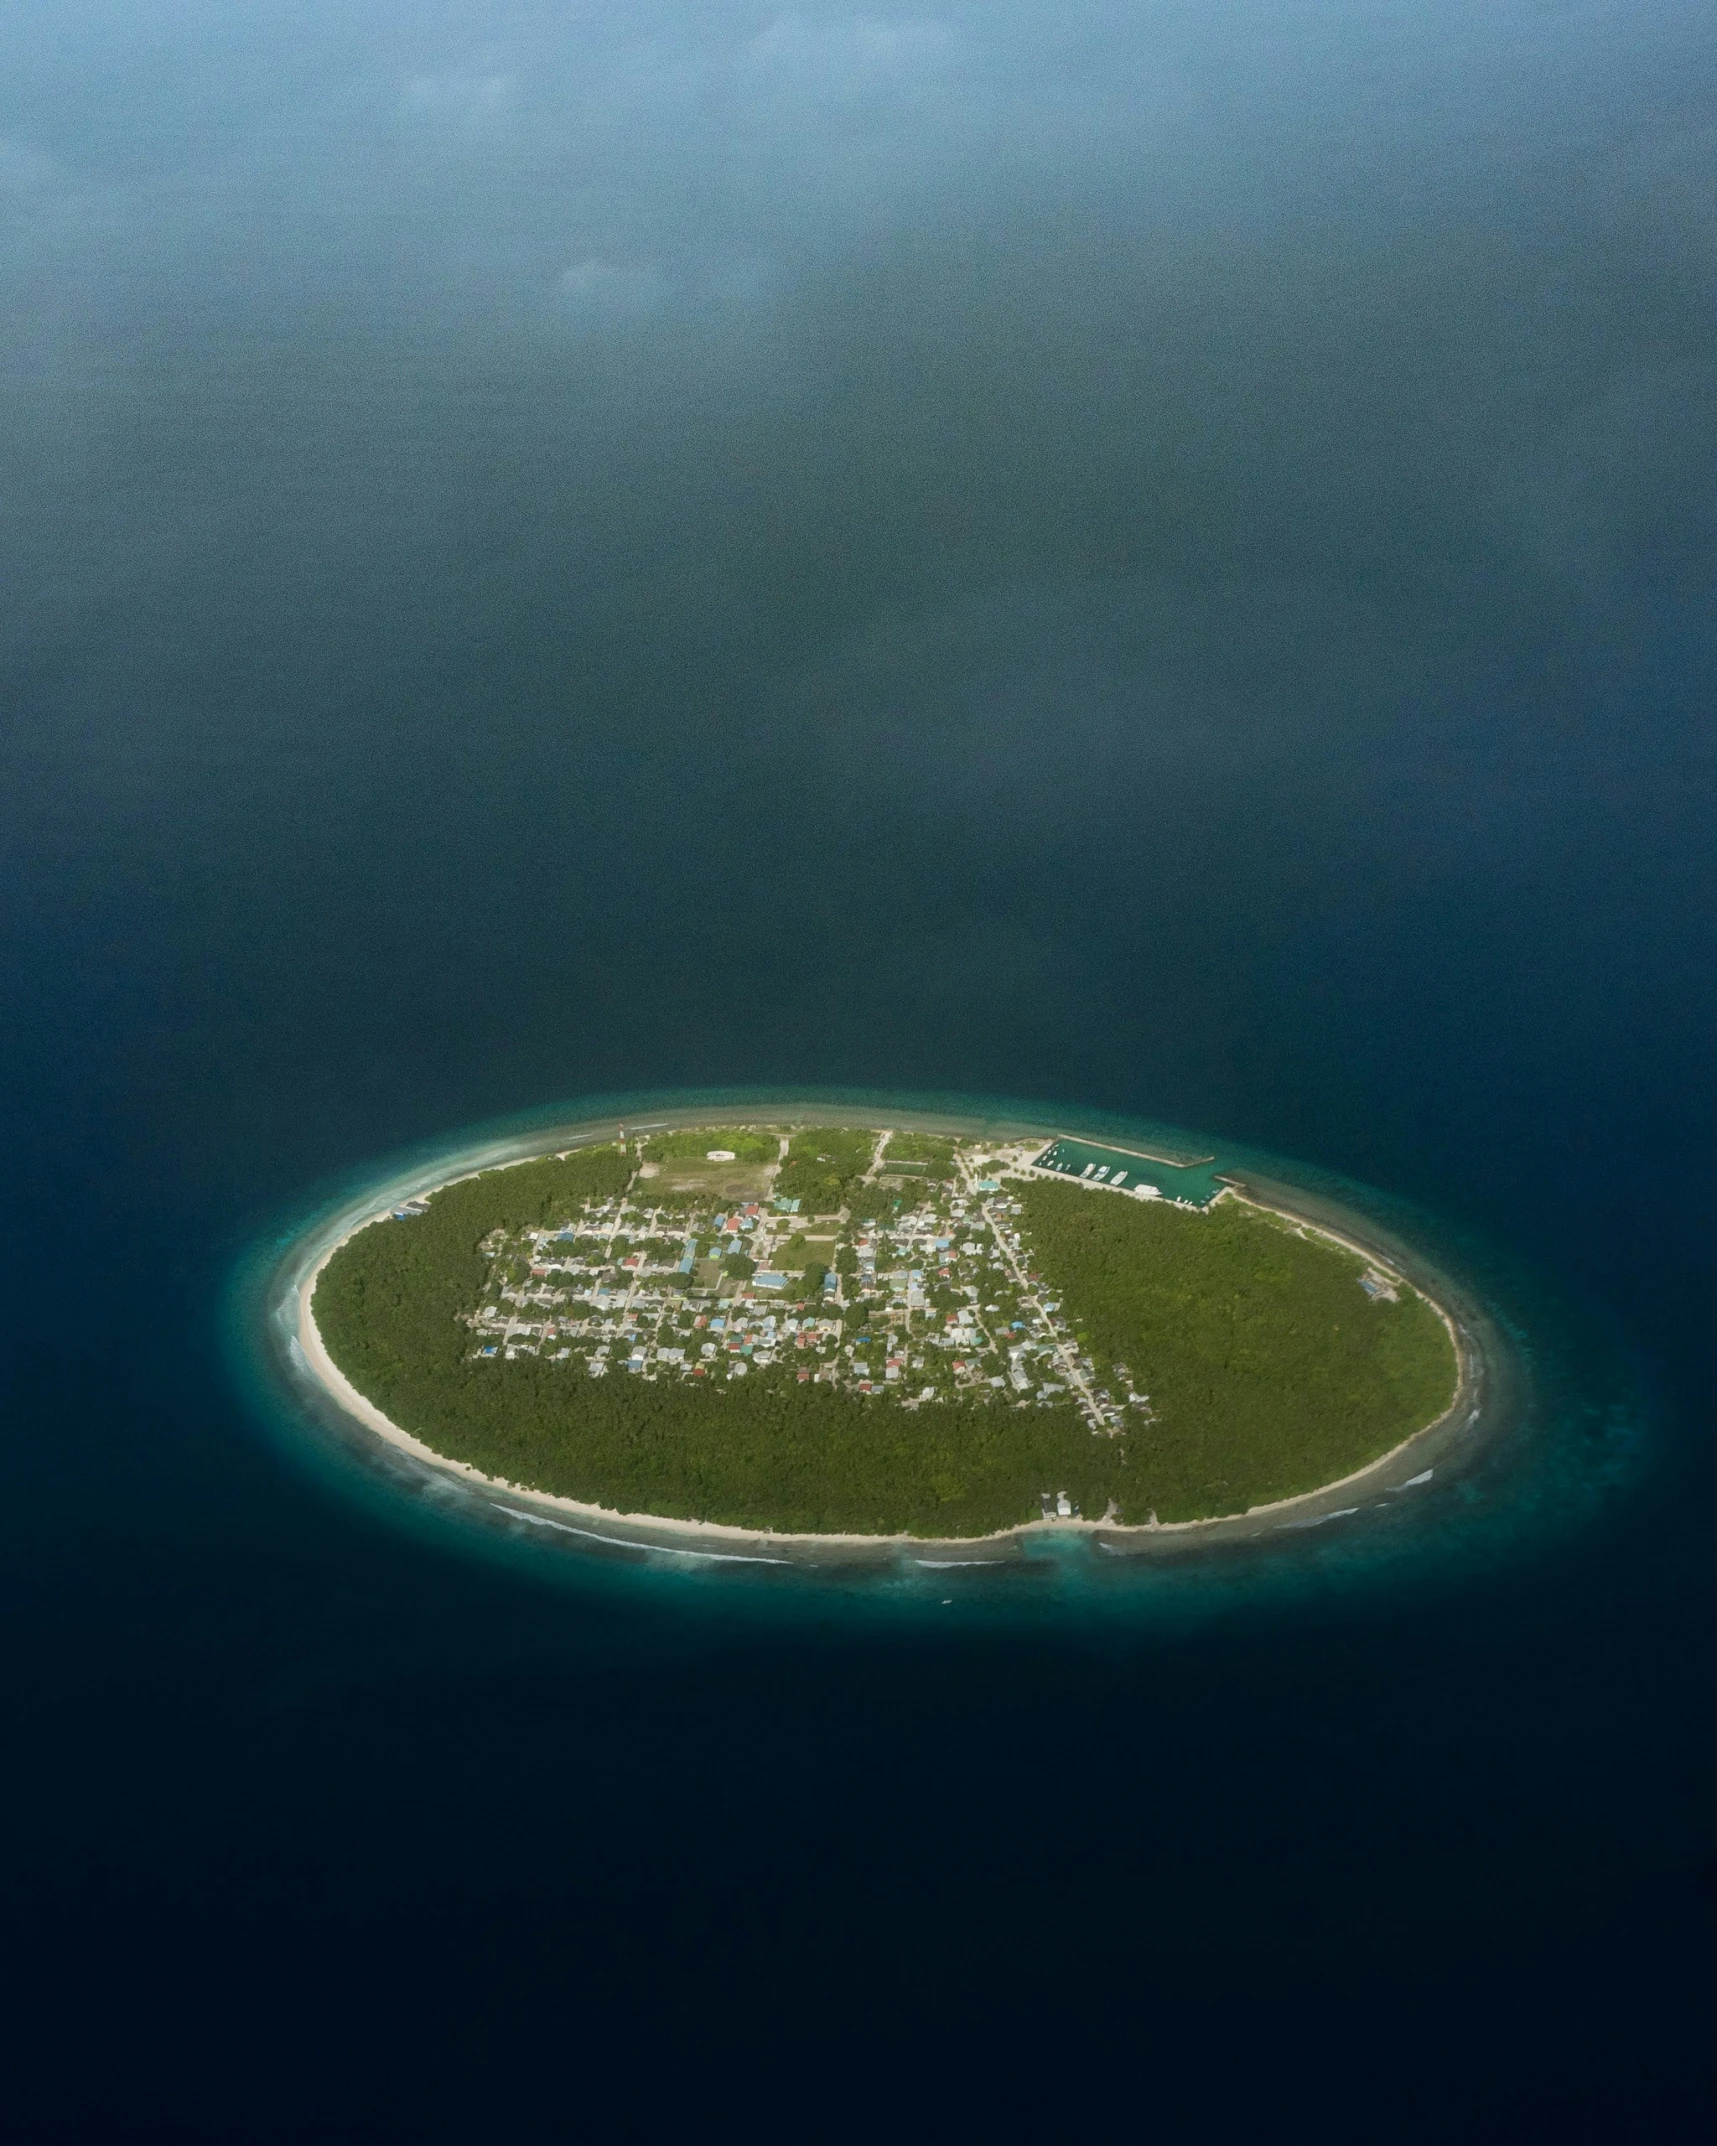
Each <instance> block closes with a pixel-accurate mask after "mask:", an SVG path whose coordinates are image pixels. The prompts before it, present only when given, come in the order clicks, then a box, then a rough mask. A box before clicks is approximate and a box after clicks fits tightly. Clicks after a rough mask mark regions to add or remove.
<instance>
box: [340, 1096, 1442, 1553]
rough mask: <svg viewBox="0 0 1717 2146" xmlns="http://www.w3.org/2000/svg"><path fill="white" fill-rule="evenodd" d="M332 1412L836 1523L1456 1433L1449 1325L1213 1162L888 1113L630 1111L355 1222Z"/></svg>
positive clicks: (1349, 1458)
mask: <svg viewBox="0 0 1717 2146" xmlns="http://www.w3.org/2000/svg"><path fill="white" fill-rule="evenodd" d="M302 1305H303V1311H302V1332H303V1335H304V1338H305V1342H306V1346H307V1353H308V1354H309V1356H310V1357H311V1359H312V1361H313V1362H315V1363H316V1364H317V1365H318V1366H319V1367H320V1370H321V1374H322V1375H323V1376H324V1377H325V1379H326V1380H327V1382H328V1383H329V1384H330V1385H331V1386H332V1387H333V1388H334V1389H335V1390H337V1392H338V1393H339V1396H340V1398H341V1400H342V1403H343V1405H345V1406H346V1407H347V1408H348V1410H349V1411H350V1412H352V1413H354V1414H356V1415H358V1416H360V1417H361V1418H362V1420H364V1421H366V1422H368V1423H369V1424H370V1425H371V1426H372V1427H373V1428H377V1429H380V1430H382V1431H383V1432H384V1433H385V1434H387V1435H390V1436H393V1437H395V1438H397V1439H399V1440H401V1441H402V1442H404V1443H406V1444H408V1445H409V1446H410V1447H411V1448H412V1450H414V1451H416V1452H418V1453H420V1454H423V1455H427V1456H430V1457H433V1458H434V1459H435V1460H437V1461H439V1462H441V1463H444V1464H445V1465H446V1466H448V1467H450V1468H454V1469H457V1470H459V1471H461V1472H462V1473H465V1474H466V1475H468V1476H475V1477H478V1478H481V1479H482V1480H484V1481H486V1482H488V1483H490V1484H493V1485H496V1486H505V1487H506V1488H507V1489H508V1490H509V1491H511V1492H515V1493H526V1494H530V1495H533V1496H535V1497H537V1498H539V1499H542V1500H545V1501H548V1500H552V1501H555V1502H556V1503H557V1504H558V1505H562V1506H570V1507H573V1508H576V1509H578V1510H579V1511H580V1512H583V1513H588V1514H590V1515H593V1516H607V1517H610V1518H612V1517H615V1516H628V1517H630V1518H634V1519H641V1520H653V1521H659V1522H661V1523H663V1524H664V1525H667V1524H675V1525H678V1526H679V1527H681V1528H682V1529H683V1528H687V1527H696V1528H702V1529H707V1530H723V1531H725V1530H746V1531H755V1532H757V1533H760V1534H768V1535H770V1536H773V1537H785V1538H806V1539H820V1540H828V1539H832V1538H840V1539H843V1540H888V1539H908V1540H912V1539H916V1540H930V1541H970V1540H972V1539H975V1538H985V1537H989V1538H999V1537H1005V1536H1007V1535H1009V1534H1010V1533H1013V1532H1016V1531H1021V1530H1027V1529H1034V1528H1052V1529H1053V1528H1057V1527H1086V1528H1091V1527H1102V1528H1105V1529H1109V1530H1152V1531H1156V1530H1166V1529H1185V1528H1189V1527H1194V1526H1198V1525H1201V1524H1208V1523H1218V1522H1221V1521H1224V1520H1225V1519H1231V1518H1232V1517H1233V1516H1237V1515H1244V1514H1250V1513H1256V1512H1259V1511H1261V1510H1269V1511H1273V1510H1275V1509H1277V1508H1279V1507H1282V1506H1284V1505H1286V1504H1290V1503H1292V1502H1293V1501H1296V1500H1303V1499H1305V1498H1307V1497H1309V1496H1311V1495H1313V1494H1315V1493H1319V1492H1323V1491H1326V1490H1327V1489H1328V1488H1329V1486H1331V1485H1332V1484H1338V1483H1342V1482H1346V1481H1348V1480H1350V1479H1353V1478H1355V1477H1357V1476H1360V1475H1362V1474H1364V1473H1365V1472H1366V1471H1368V1470H1371V1469H1373V1468H1375V1467H1376V1466H1377V1465H1378V1464H1380V1463H1381V1462H1382V1461H1384V1460H1385V1458H1386V1457H1388V1456H1391V1455H1395V1454H1398V1453H1399V1452H1400V1451H1401V1450H1402V1449H1403V1448H1404V1447H1405V1446H1406V1445H1407V1443H1408V1442H1409V1441H1412V1440H1414V1439H1415V1438H1416V1437H1419V1436H1421V1435H1422V1434H1424V1433H1425V1432H1426V1430H1427V1429H1428V1428H1429V1427H1431V1426H1433V1425H1436V1424H1438V1423H1440V1422H1443V1421H1445V1420H1446V1419H1447V1418H1448V1417H1449V1415H1450V1413H1451V1411H1452V1410H1453V1408H1454V1407H1455V1404H1456V1402H1457V1398H1458V1396H1459V1394H1460V1392H1461V1390H1462V1383H1463V1380H1464V1378H1465V1375H1466V1366H1465V1361H1464V1356H1463V1350H1462V1344H1461V1335H1460V1333H1459V1331H1458V1329H1457V1327H1456V1325H1455V1323H1454V1322H1453V1321H1452V1320H1451V1318H1450V1316H1449V1314H1448V1312H1447V1311H1446V1310H1445V1309H1444V1307H1443V1306H1442V1305H1441V1304H1439V1303H1438V1302H1436V1301H1435V1300H1434V1299H1433V1297H1432V1296H1431V1295H1429V1294H1428V1293H1427V1292H1426V1291H1425V1290H1424V1289H1423V1288H1421V1287H1419V1286H1416V1285H1415V1284H1414V1283H1413V1282H1412V1281H1410V1280H1409V1279H1408V1278H1407V1275H1406V1274H1405V1273H1404V1272H1403V1271H1401V1264H1400V1263H1399V1262H1392V1261H1391V1260H1390V1259H1388V1258H1387V1257H1386V1256H1384V1255H1383V1254H1382V1253H1380V1252H1379V1251H1378V1250H1377V1249H1376V1248H1375V1246H1372V1247H1368V1246H1367V1245H1366V1244H1365V1243H1363V1242H1362V1241H1359V1239H1358V1238H1357V1237H1355V1236H1354V1235H1351V1234H1346V1233H1344V1232H1343V1231H1342V1230H1341V1229H1339V1228H1336V1227H1332V1226H1329V1225H1327V1224H1325V1223H1322V1222H1319V1221H1315V1220H1309V1219H1307V1218H1306V1216H1305V1215H1303V1214H1296V1213H1294V1212H1291V1211H1288V1210H1286V1209H1285V1208H1284V1207H1282V1206H1278V1205H1272V1204H1270V1202H1269V1201H1268V1200H1267V1199H1265V1198H1263V1197H1260V1196H1259V1194H1258V1193H1257V1192H1256V1191H1255V1190H1254V1189H1252V1188H1249V1187H1248V1186H1247V1185H1245V1184H1244V1183H1243V1182H1241V1181H1240V1180H1238V1179H1236V1178H1233V1177H1230V1176H1225V1175H1223V1174H1221V1173H1219V1172H1217V1171H1216V1170H1215V1169H1214V1167H1213V1159H1212V1158H1211V1157H1209V1156H1199V1155H1194V1154H1179V1153H1163V1152H1157V1153H1153V1152H1149V1151H1148V1150H1147V1149H1146V1148H1145V1147H1144V1146H1141V1145H1138V1144H1129V1143H1126V1142H1119V1143H1109V1142H1104V1141H1097V1140H1092V1139H1087V1138H1084V1137H1082V1136H1072V1135H1058V1136H1052V1137H1044V1136H1034V1137H1032V1138H1030V1139H1020V1138H1009V1139H1002V1140H995V1139H986V1138H984V1137H981V1136H978V1137H971V1136H964V1135H960V1134H955V1133H948V1132H938V1131H930V1130H924V1129H921V1128H914V1127H912V1126H910V1125H907V1124H896V1125H892V1126H891V1125H886V1124H880V1123H879V1124H876V1125H853V1124H830V1125H820V1124H815V1123H809V1124H808V1123H802V1122H782V1123H779V1124H745V1125H732V1124H720V1123H710V1124H705V1125H673V1126H667V1127H658V1128H652V1129H644V1130H639V1129H632V1130H628V1129H626V1128H624V1127H621V1128H619V1129H618V1131H617V1133H616V1132H615V1130H614V1129H613V1128H611V1129H610V1137H608V1138H606V1139H596V1140H590V1141H588V1142H587V1143H586V1144H582V1145H577V1146H568V1147H565V1148H563V1149H561V1150H560V1151H558V1152H554V1153H547V1154H541V1155H537V1156H533V1157H529V1158H527V1159H524V1160H517V1161H510V1162H507V1163H505V1164H504V1165H500V1166H494V1167H488V1168H483V1169H478V1170H474V1171H471V1172H470V1173H469V1174H466V1175H463V1176H459V1177H455V1178H453V1179H451V1180H450V1181H449V1182H446V1183H443V1184H440V1185H438V1186H435V1187H432V1188H430V1189H428V1190H427V1191H426V1192H424V1193H423V1194H421V1195H419V1196H417V1197H413V1198H411V1199H408V1200H402V1201H401V1202H400V1203H399V1204H398V1205H397V1206H393V1207H390V1208H388V1209H387V1210H386V1211H385V1212H383V1213H381V1214H377V1215H374V1216H371V1217H368V1218H366V1219H365V1220H363V1221H362V1222H360V1223H359V1225H358V1226H356V1227H354V1228H352V1229H350V1230H349V1231H348V1232H347V1234H346V1235H345V1236H344V1237H343V1238H341V1240H340V1241H339V1242H338V1243H336V1244H335V1245H333V1246H332V1247H331V1249H330V1250H329V1251H328V1252H327V1253H326V1255H325V1256H324V1257H323V1258H322V1259H321V1261H320V1263H319V1264H318V1266H317V1267H316V1269H315V1271H314V1273H313V1274H312V1275H311V1276H310V1277H309V1280H308V1283H307V1286H306V1288H305V1290H304V1294H303V1299H302Z"/></svg>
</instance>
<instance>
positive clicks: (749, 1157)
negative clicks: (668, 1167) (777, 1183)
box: [644, 1125, 781, 1162]
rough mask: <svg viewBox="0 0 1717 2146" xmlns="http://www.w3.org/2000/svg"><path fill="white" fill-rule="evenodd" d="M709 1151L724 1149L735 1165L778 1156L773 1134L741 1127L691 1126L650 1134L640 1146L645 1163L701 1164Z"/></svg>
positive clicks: (777, 1142) (779, 1150) (778, 1152)
mask: <svg viewBox="0 0 1717 2146" xmlns="http://www.w3.org/2000/svg"><path fill="white" fill-rule="evenodd" d="M711 1148H727V1149H730V1150H731V1151H732V1154H733V1157H734V1160H735V1161H736V1162H773V1161H774V1160H775V1158H776V1156H777V1155H779V1154H780V1152H781V1141H780V1138H779V1136H778V1135H777V1134H775V1133H759V1132H753V1131H751V1130H750V1129H748V1128H747V1127H744V1126H730V1125H715V1126H709V1125H691V1126H682V1127H680V1128H679V1129H678V1130H676V1131H674V1132H671V1133H652V1134H651V1135H650V1137H649V1138H648V1139H647V1140H646V1141H645V1142H644V1160H645V1161H646V1162H702V1161H703V1160H704V1159H705V1157H706V1156H707V1155H708V1154H709V1151H710V1149H711Z"/></svg>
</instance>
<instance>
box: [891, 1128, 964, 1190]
mask: <svg viewBox="0 0 1717 2146" xmlns="http://www.w3.org/2000/svg"><path fill="white" fill-rule="evenodd" d="M954 1146H955V1143H954V1142H953V1141H952V1140H944V1139H941V1138H939V1137H938V1136H937V1135H935V1134H933V1133H895V1134H893V1135H892V1136H891V1138H890V1140H889V1143H888V1146H887V1147H886V1148H885V1149H884V1150H883V1157H882V1167H883V1169H884V1170H885V1171H887V1172H889V1173H891V1174H892V1175H894V1176H896V1177H902V1176H910V1177H928V1178H935V1179H946V1178H950V1177H952V1176H953V1175H954Z"/></svg>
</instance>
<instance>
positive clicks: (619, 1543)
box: [489, 1498, 793, 1565]
mask: <svg viewBox="0 0 1717 2146" xmlns="http://www.w3.org/2000/svg"><path fill="white" fill-rule="evenodd" d="M489 1503H490V1507H491V1509H492V1510H493V1511H495V1512H497V1513H505V1514H506V1516H507V1518H508V1519H509V1520H523V1521H524V1522H525V1523H526V1524H527V1525H528V1526H530V1527H533V1528H557V1529H559V1531H560V1533H561V1534H563V1535H583V1536H585V1537H587V1538H588V1539H589V1540H590V1541H591V1542H605V1543H609V1544H611V1545H612V1546H613V1548H615V1549H616V1550H648V1551H653V1552H654V1553H655V1554H656V1555H657V1556H658V1557H701V1558H703V1559H705V1560H707V1561H710V1562H713V1563H715V1564H718V1565H790V1564H791V1563H792V1562H793V1560H792V1559H791V1558H790V1557H748V1556H746V1555H745V1553H744V1552H743V1551H739V1550H678V1549H675V1548H673V1547H672V1546H671V1545H670V1544H668V1543H665V1542H628V1541H627V1539H626V1537H625V1536H624V1535H604V1534H602V1533H601V1531H600V1530H599V1529H596V1528H575V1527H574V1526H573V1525H572V1523H571V1522H570V1521H568V1520H551V1519H549V1517H548V1516H547V1514H546V1513H521V1512H520V1511H519V1509H518V1507H517V1506H516V1505H496V1504H495V1501H494V1500H493V1499H492V1498H491V1499H490V1501H489Z"/></svg>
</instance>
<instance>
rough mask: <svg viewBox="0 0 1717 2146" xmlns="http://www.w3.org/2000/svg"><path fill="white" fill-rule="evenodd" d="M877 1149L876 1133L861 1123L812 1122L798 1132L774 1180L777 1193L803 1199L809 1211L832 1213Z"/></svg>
mask: <svg viewBox="0 0 1717 2146" xmlns="http://www.w3.org/2000/svg"><path fill="white" fill-rule="evenodd" d="M875 1153H876V1135H875V1133H872V1132H866V1131H865V1129H864V1128H863V1127H862V1126H859V1127H854V1126H850V1125H824V1126H813V1127H812V1128H811V1129H810V1130H809V1131H806V1132H800V1133H795V1134H794V1135H793V1138H792V1139H791V1141H790V1142H789V1143H788V1146H787V1160H786V1161H785V1162H784V1163H783V1164H782V1165H781V1171H780V1175H779V1176H778V1177H777V1178H776V1180H775V1193H776V1197H777V1198H778V1199H786V1200H800V1201H802V1202H803V1203H804V1206H803V1212H804V1213H806V1214H807V1215H832V1214H833V1213H834V1212H835V1210H836V1209H837V1208H839V1207H844V1206H845V1205H846V1201H847V1195H848V1192H849V1191H850V1189H851V1187H852V1186H853V1184H854V1183H855V1182H856V1180H858V1179H859V1178H861V1177H863V1175H864V1173H865V1172H866V1171H867V1170H868V1169H869V1168H870V1160H871V1157H872V1156H873V1155H874V1154H875Z"/></svg>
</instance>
